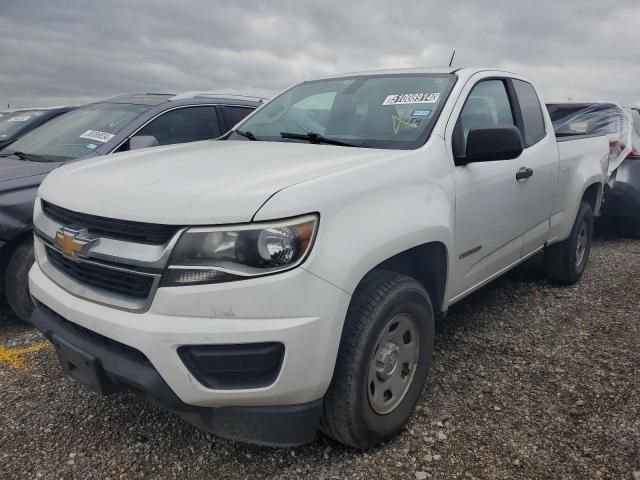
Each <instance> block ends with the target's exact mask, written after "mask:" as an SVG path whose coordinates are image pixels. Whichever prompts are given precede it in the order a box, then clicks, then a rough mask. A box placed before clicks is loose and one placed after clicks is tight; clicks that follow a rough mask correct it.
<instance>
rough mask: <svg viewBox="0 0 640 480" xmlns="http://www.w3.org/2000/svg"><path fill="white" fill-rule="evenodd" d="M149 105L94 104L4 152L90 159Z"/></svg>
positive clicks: (72, 113)
mask: <svg viewBox="0 0 640 480" xmlns="http://www.w3.org/2000/svg"><path fill="white" fill-rule="evenodd" d="M149 108H151V107H149V106H148V105H133V104H126V103H94V104H91V105H87V106H86V107H82V108H78V109H77V110H74V111H72V112H69V113H66V114H64V115H62V116H60V117H58V118H55V119H53V120H51V121H49V122H47V123H45V124H44V125H42V126H41V127H39V128H37V129H35V130H33V131H32V132H29V133H27V134H26V135H25V136H24V137H22V138H21V139H19V140H18V141H16V142H14V143H12V144H11V145H10V146H9V147H7V148H5V149H4V150H2V154H8V153H12V152H23V153H26V154H31V155H38V156H41V157H43V158H45V159H50V160H60V159H73V158H80V157H84V156H86V155H87V154H88V153H90V152H91V151H92V150H95V149H96V148H98V147H99V146H100V145H102V144H103V143H106V142H108V141H109V140H111V139H112V138H113V137H114V136H115V134H116V133H118V132H119V131H120V130H122V129H123V128H124V127H125V126H126V125H127V124H129V123H130V122H131V121H132V120H134V119H136V118H137V117H139V116H140V115H141V114H142V113H143V112H145V111H146V110H148V109H149Z"/></svg>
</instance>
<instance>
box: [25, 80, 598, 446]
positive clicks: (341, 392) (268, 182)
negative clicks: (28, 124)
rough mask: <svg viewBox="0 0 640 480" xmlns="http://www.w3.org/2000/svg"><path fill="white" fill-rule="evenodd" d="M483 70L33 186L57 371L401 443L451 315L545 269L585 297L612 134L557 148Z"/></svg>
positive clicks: (291, 426) (208, 417) (201, 414)
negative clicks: (508, 279)
mask: <svg viewBox="0 0 640 480" xmlns="http://www.w3.org/2000/svg"><path fill="white" fill-rule="evenodd" d="M543 107H544V104H542V103H541V100H540V96H539V94H538V92H537V90H536V88H535V87H534V86H533V84H532V83H531V82H530V81H529V80H527V79H526V78H524V77H521V76H519V75H516V74H513V73H509V72H502V71H495V70H488V69H472V68H465V69H451V68H445V69H406V70H394V71H376V72H368V73H359V74H352V75H341V76H334V77H327V78H321V79H317V80H313V81H308V82H303V83H301V84H299V85H296V86H294V87H292V88H290V89H288V90H286V91H285V92H283V93H282V94H281V95H279V96H278V97H277V98H275V99H274V100H272V101H270V102H269V103H267V104H265V105H264V106H263V107H261V108H259V109H258V110H256V111H255V112H254V113H253V114H251V115H250V116H248V117H247V119H245V120H244V121H243V122H241V123H240V124H238V125H237V126H236V128H235V129H234V130H233V131H232V132H231V133H230V134H228V135H227V136H226V137H225V141H218V142H207V143H197V144H192V145H186V146H168V147H159V148H155V149H150V150H146V151H144V150H141V151H135V152H128V153H123V154H119V155H114V156H113V157H112V158H111V159H108V160H100V161H94V160H88V161H84V162H82V163H78V164H75V165H68V166H65V167H62V168H60V169H58V170H56V171H54V172H53V173H51V174H50V175H49V176H48V177H47V179H46V180H45V181H44V183H43V184H42V185H41V187H40V189H39V198H38V199H37V201H36V204H35V211H34V231H35V252H36V258H37V262H36V264H35V265H34V266H33V268H32V269H31V272H30V287H31V292H32V294H33V296H34V297H35V299H36V305H37V306H36V309H35V311H34V313H33V315H32V317H31V322H32V323H33V324H34V325H35V326H36V327H37V328H38V329H39V330H41V331H42V332H43V333H44V334H45V335H46V337H47V338H49V339H50V340H51V342H52V343H53V344H54V345H55V348H56V351H57V354H58V357H59V360H60V364H61V366H62V369H63V370H64V371H65V372H66V373H67V374H69V375H70V376H72V377H73V378H75V379H76V380H77V381H78V382H80V383H82V384H85V385H87V386H88V387H90V388H91V389H93V390H94V391H96V392H99V393H101V394H109V393H113V392H117V391H121V390H130V391H134V392H137V393H138V394H140V395H142V396H143V397H146V398H148V399H150V400H152V401H153V402H155V403H158V404H160V405H163V406H164V407H166V408H167V409H169V410H171V411H173V412H176V413H178V414H179V415H181V416H182V417H183V418H185V419H186V420H187V421H190V422H192V423H194V424H196V425H198V426H200V427H202V428H205V429H207V430H210V431H213V432H215V433H217V434H218V435H221V436H224V437H228V438H232V439H239V440H244V441H249V442H253V443H257V444H264V445H278V446H285V445H298V444H303V443H305V442H309V441H311V440H312V439H313V438H314V436H315V433H316V431H317V430H318V429H321V430H322V431H324V432H325V433H326V434H328V435H330V436H331V437H333V438H335V439H336V440H338V441H340V442H343V443H345V444H348V445H352V446H355V447H358V448H368V447H371V446H373V445H376V444H378V443H380V442H382V441H384V440H386V439H388V438H390V437H391V436H392V435H394V434H395V433H397V432H398V431H399V430H400V429H401V428H402V426H403V425H404V423H405V422H406V421H407V419H408V418H409V416H410V414H411V412H412V410H413V408H414V406H415V404H416V402H417V400H418V397H419V396H420V394H421V392H422V390H423V385H424V382H425V379H426V377H427V373H428V371H429V366H430V363H431V357H432V351H433V342H434V321H435V319H436V318H438V317H441V316H443V315H444V314H445V313H446V311H447V309H448V307H449V306H451V305H452V304H454V303H455V302H457V301H459V300H460V299H462V298H464V297H465V296H467V295H469V294H470V293H471V292H473V291H474V290H476V289H478V288H480V287H481V286H483V285H485V284H486V283H488V282H490V281H491V280H493V279H495V278H496V277H498V276H499V275H501V274H503V273H504V272H506V271H508V270H509V269H511V268H513V267H514V266H516V265H518V264H519V263H521V262H523V261H524V260H526V259H527V258H529V257H531V256H532V255H534V254H536V253H538V252H541V251H544V261H545V265H546V269H547V271H548V273H549V274H550V275H551V276H552V277H553V278H555V279H557V280H558V281H560V282H567V283H573V282H576V281H578V280H579V279H580V277H581V275H582V273H583V272H584V270H585V267H586V265H587V261H588V258H589V251H590V246H591V234H592V225H593V216H594V213H597V212H598V210H599V208H600V204H601V199H602V191H603V182H604V180H605V177H606V173H607V161H608V156H609V145H608V142H607V138H606V137H605V136H585V137H576V136H572V137H570V138H569V139H567V140H563V141H557V140H556V137H555V135H554V131H553V126H552V124H551V120H550V118H549V115H548V113H547V111H546V109H545V108H543Z"/></svg>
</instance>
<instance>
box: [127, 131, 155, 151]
mask: <svg viewBox="0 0 640 480" xmlns="http://www.w3.org/2000/svg"><path fill="white" fill-rule="evenodd" d="M158 145H160V143H158V139H157V138H156V137H154V136H153V135H136V136H135V137H131V138H130V139H129V150H139V149H141V148H147V147H157V146H158Z"/></svg>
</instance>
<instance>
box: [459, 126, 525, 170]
mask: <svg viewBox="0 0 640 480" xmlns="http://www.w3.org/2000/svg"><path fill="white" fill-rule="evenodd" d="M523 150H524V142H523V141H522V134H521V133H520V130H519V129H518V127H515V126H513V125H492V126H490V127H474V128H472V129H471V130H469V135H468V136H467V151H466V155H465V159H464V161H465V163H473V162H491V161H494V160H511V159H514V158H518V157H519V156H520V154H522V151H523Z"/></svg>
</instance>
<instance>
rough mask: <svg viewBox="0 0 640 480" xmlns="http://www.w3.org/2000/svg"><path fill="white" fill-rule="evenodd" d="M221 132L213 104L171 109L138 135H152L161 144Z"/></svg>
mask: <svg viewBox="0 0 640 480" xmlns="http://www.w3.org/2000/svg"><path fill="white" fill-rule="evenodd" d="M220 134H221V132H220V127H219V126H218V119H217V117H216V109H215V107H213V106H203V107H185V108H177V109H175V110H170V111H168V112H167V113H164V114H162V115H161V116H159V117H158V118H156V119H155V120H152V121H151V123H149V124H148V125H147V126H145V127H143V128H142V129H140V130H139V131H138V132H137V133H136V136H142V135H150V136H153V137H155V138H156V140H158V143H159V144H160V145H172V144H174V143H186V142H196V141H198V140H209V139H213V138H217V137H219V136H220Z"/></svg>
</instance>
